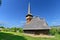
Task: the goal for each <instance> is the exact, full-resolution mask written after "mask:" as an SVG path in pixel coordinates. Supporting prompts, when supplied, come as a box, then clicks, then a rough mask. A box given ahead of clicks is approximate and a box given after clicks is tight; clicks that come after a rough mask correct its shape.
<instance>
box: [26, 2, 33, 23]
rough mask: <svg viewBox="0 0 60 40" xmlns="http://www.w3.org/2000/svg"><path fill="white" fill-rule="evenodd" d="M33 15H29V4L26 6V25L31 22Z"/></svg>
mask: <svg viewBox="0 0 60 40" xmlns="http://www.w3.org/2000/svg"><path fill="white" fill-rule="evenodd" d="M32 18H33V15H32V14H31V13H30V3H29V4H28V14H27V15H26V21H27V23H30V21H31V20H32Z"/></svg>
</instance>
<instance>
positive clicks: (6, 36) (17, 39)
mask: <svg viewBox="0 0 60 40" xmlns="http://www.w3.org/2000/svg"><path fill="white" fill-rule="evenodd" d="M0 40H27V39H26V38H24V37H23V36H18V35H13V34H10V33H3V32H0Z"/></svg>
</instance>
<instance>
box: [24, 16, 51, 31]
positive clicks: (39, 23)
mask: <svg viewBox="0 0 60 40" xmlns="http://www.w3.org/2000/svg"><path fill="white" fill-rule="evenodd" d="M42 29H50V27H49V26H48V24H47V23H46V22H45V20H44V19H41V18H39V17H34V18H33V19H32V20H31V22H30V23H29V24H25V26H24V28H23V30H42Z"/></svg>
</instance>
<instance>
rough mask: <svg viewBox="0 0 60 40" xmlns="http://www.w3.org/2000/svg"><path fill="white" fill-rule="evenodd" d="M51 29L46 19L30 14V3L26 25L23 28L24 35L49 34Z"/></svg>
mask: <svg viewBox="0 0 60 40" xmlns="http://www.w3.org/2000/svg"><path fill="white" fill-rule="evenodd" d="M50 29H51V28H50V27H49V26H48V24H47V23H46V21H45V19H43V18H39V17H38V16H33V15H32V14H31V12H30V3H29V5H28V14H27V15H26V24H25V26H24V28H23V31H24V33H27V34H35V35H40V34H49V30H50Z"/></svg>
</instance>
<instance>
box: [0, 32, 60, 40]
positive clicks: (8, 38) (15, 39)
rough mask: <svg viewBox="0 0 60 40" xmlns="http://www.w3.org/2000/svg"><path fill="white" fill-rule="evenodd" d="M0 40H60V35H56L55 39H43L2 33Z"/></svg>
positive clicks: (0, 33)
mask: <svg viewBox="0 0 60 40" xmlns="http://www.w3.org/2000/svg"><path fill="white" fill-rule="evenodd" d="M0 40H60V35H58V34H57V35H55V38H41V37H30V36H26V35H24V34H23V33H14V32H0Z"/></svg>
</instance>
